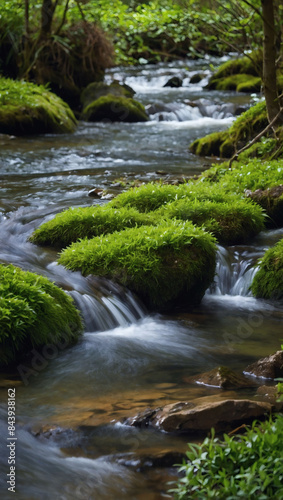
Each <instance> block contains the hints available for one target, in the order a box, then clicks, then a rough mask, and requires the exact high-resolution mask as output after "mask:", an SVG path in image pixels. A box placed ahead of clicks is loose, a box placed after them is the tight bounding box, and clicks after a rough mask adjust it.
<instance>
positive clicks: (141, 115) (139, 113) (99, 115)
mask: <svg viewBox="0 0 283 500" xmlns="http://www.w3.org/2000/svg"><path fill="white" fill-rule="evenodd" d="M82 118H83V119H84V120H87V121H91V122H97V121H110V122H130V123H134V122H146V121H148V120H149V117H148V115H147V114H146V111H145V109H144V106H143V105H142V104H140V103H139V102H138V101H136V100H134V99H130V98H127V97H117V96H114V95H112V94H109V95H107V96H102V97H100V98H99V99H97V100H95V101H94V102H92V103H91V104H89V105H88V106H86V108H85V109H84V110H83V114H82Z"/></svg>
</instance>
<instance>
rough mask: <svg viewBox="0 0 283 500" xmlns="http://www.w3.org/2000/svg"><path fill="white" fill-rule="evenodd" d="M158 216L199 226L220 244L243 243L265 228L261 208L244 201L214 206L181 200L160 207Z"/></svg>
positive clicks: (201, 202)
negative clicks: (187, 221) (186, 221)
mask: <svg viewBox="0 0 283 500" xmlns="http://www.w3.org/2000/svg"><path fill="white" fill-rule="evenodd" d="M158 213H159V214H160V215H162V216H164V217H166V218H176V219H181V220H189V221H191V222H193V224H196V225H197V226H202V227H203V228H204V229H205V230H206V231H209V232H211V233H212V234H213V235H214V236H215V237H216V239H217V240H218V242H219V243H220V244H222V245H235V244H238V243H243V242H245V241H246V240H248V239H250V238H252V237H253V236H255V235H256V234H258V233H259V232H260V231H262V230H263V229H264V215H263V213H262V209H261V208H260V207H259V206H257V205H255V204H253V203H248V201H247V200H236V201H232V202H229V203H217V202H215V201H210V200H206V201H199V200H186V199H185V200H184V199H182V200H177V201H174V202H173V203H170V204H168V205H166V206H165V207H162V208H161V209H160V210H159V212H158Z"/></svg>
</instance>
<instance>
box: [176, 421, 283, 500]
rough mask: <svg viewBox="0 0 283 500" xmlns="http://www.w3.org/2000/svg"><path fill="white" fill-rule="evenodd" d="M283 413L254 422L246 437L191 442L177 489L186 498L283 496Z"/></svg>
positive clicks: (229, 499)
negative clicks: (264, 420) (199, 442)
mask: <svg viewBox="0 0 283 500" xmlns="http://www.w3.org/2000/svg"><path fill="white" fill-rule="evenodd" d="M282 439H283V416H282V415H278V416H277V417H276V418H275V420H274V421H272V420H271V419H270V420H269V421H267V422H265V423H262V424H258V423H256V422H254V423H253V425H252V427H251V428H250V429H248V430H247V432H246V434H245V435H244V436H232V437H230V436H228V435H226V434H225V435H224V439H223V440H219V439H218V438H215V437H214V433H212V437H211V438H206V439H205V440H204V442H203V443H202V444H201V445H197V444H190V445H189V451H188V452H187V460H188V461H187V463H183V465H182V466H181V467H180V469H179V472H181V473H183V474H184V477H182V478H181V479H179V481H178V483H177V486H176V488H175V489H174V490H173V491H174V492H175V498H176V499H178V500H181V499H185V498H195V499H207V498H221V499H225V500H238V498H245V499H246V498H248V499H249V500H268V499H270V498H278V499H279V498H283V486H282V484H283V483H282V480H283V461H282Z"/></svg>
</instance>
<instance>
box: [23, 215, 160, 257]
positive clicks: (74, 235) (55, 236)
mask: <svg viewBox="0 0 283 500" xmlns="http://www.w3.org/2000/svg"><path fill="white" fill-rule="evenodd" d="M155 223H157V220H156V218H155V217H154V215H150V214H141V213H140V212H138V211H137V210H135V209H134V208H121V209H119V210H118V209H115V208H112V207H111V206H110V205H107V206H104V207H100V206H91V207H84V208H69V209H68V210H65V211H64V212H62V213H59V214H57V215H56V216H55V217H54V219H52V220H50V221H48V222H45V223H44V224H42V225H41V226H40V227H39V228H38V229H36V230H35V231H34V232H33V234H32V236H31V237H30V241H32V242H33V243H36V244H38V245H52V246H55V247H59V248H63V247H66V246H68V245H70V243H73V242H75V241H77V240H79V239H80V238H93V237H94V236H100V235H101V234H107V233H113V232H114V231H121V230H123V229H125V228H127V227H136V226H141V225H146V224H147V225H150V224H155Z"/></svg>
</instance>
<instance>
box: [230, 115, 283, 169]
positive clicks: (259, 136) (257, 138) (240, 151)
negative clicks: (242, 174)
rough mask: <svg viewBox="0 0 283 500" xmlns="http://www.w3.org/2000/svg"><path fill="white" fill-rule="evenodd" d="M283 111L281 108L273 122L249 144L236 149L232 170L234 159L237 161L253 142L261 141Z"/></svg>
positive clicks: (231, 160)
mask: <svg viewBox="0 0 283 500" xmlns="http://www.w3.org/2000/svg"><path fill="white" fill-rule="evenodd" d="M282 112H283V108H280V110H279V112H278V113H277V115H276V116H275V117H274V118H273V120H271V122H270V123H269V124H268V125H267V127H265V129H264V130H262V131H261V132H260V133H259V134H258V135H257V136H256V137H254V139H253V140H252V141H250V142H249V143H248V144H246V145H245V146H244V147H243V148H242V149H240V150H239V151H236V153H235V154H234V155H233V156H232V158H231V159H230V161H229V169H230V170H231V168H232V163H233V161H235V160H236V159H237V158H238V156H239V154H240V153H243V152H244V151H246V149H248V148H250V147H251V146H253V144H255V143H256V142H257V141H259V139H261V137H263V136H264V135H265V134H266V132H268V130H269V129H270V128H272V127H273V125H274V123H276V122H277V120H278V118H279V117H280V115H281V113H282Z"/></svg>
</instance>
